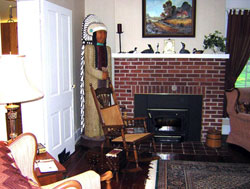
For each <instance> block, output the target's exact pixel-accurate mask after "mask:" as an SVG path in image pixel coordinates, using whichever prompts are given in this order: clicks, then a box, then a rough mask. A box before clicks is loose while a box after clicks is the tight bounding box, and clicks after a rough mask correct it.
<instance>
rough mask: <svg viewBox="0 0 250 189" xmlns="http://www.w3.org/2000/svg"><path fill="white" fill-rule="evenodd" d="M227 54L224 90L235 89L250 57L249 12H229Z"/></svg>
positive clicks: (225, 113)
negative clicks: (228, 56)
mask: <svg viewBox="0 0 250 189" xmlns="http://www.w3.org/2000/svg"><path fill="white" fill-rule="evenodd" d="M226 49H227V53H228V54H229V55H230V58H229V59H228V61H227V63H226V73H225V89H226V90H227V89H232V88H234V87H235V82H236V80H237V78H238V76H239V75H240V73H241V72H242V70H243V69H244V67H245V65H246V64H247V61H248V58H249V56H250V11H249V10H238V11H237V10H230V12H229V13H228V25H227V44H226ZM226 106H227V102H226V97H225V96H224V107H223V110H224V111H223V112H224V113H223V114H224V117H228V114H227V112H226Z"/></svg>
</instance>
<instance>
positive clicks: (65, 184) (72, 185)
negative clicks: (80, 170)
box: [53, 180, 82, 189]
mask: <svg viewBox="0 0 250 189" xmlns="http://www.w3.org/2000/svg"><path fill="white" fill-rule="evenodd" d="M66 188H76V189H82V185H81V184H80V182H78V181H77V180H67V181H65V182H63V183H61V184H59V185H57V186H56V187H54V188H53V189H66Z"/></svg>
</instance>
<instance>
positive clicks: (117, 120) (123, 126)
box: [90, 82, 158, 171]
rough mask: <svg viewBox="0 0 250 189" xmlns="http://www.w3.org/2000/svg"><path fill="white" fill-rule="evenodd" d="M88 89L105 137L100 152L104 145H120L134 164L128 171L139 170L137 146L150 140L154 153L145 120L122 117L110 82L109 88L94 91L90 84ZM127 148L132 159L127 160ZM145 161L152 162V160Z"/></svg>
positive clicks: (151, 138) (152, 138) (152, 139)
mask: <svg viewBox="0 0 250 189" xmlns="http://www.w3.org/2000/svg"><path fill="white" fill-rule="evenodd" d="M90 88H91V92H92V95H93V98H94V101H95V105H96V108H97V112H98V115H99V118H100V122H101V124H102V128H103V132H104V135H105V141H104V142H103V143H102V145H101V150H102V152H103V148H104V143H105V144H106V145H108V146H110V145H111V144H114V143H120V144H122V146H123V149H124V150H125V152H126V158H127V160H129V161H135V163H136V168H135V169H130V171H139V170H141V168H140V167H139V164H138V162H139V161H141V160H140V159H139V158H138V152H137V146H138V145H139V144H141V143H143V142H145V141H148V140H150V141H152V145H150V146H153V149H154V152H156V147H155V141H154V137H153V134H152V133H149V132H147V127H146V118H144V117H138V118H124V117H122V113H121V110H120V109H121V108H120V106H119V104H118V102H117V98H116V95H115V92H114V90H113V86H112V84H111V82H110V83H109V88H97V89H96V90H95V89H94V88H93V86H92V84H90ZM101 91H102V92H101ZM107 91H109V92H107ZM111 97H112V98H113V101H114V102H113V104H112V102H111ZM107 99H109V100H107ZM104 102H106V103H104ZM129 147H132V149H133V154H134V158H133V159H131V158H129ZM157 159H158V157H157ZM147 160H148V161H149V160H152V158H151V159H147Z"/></svg>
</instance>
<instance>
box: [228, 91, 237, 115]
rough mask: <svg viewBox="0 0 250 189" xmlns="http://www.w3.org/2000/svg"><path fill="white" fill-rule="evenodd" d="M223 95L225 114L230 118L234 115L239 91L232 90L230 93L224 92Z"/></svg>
mask: <svg viewBox="0 0 250 189" xmlns="http://www.w3.org/2000/svg"><path fill="white" fill-rule="evenodd" d="M225 94H226V99H227V113H228V114H229V116H230V114H232V113H236V110H235V106H236V103H237V99H238V96H239V91H238V89H236V88H234V89H233V90H231V91H226V92H225Z"/></svg>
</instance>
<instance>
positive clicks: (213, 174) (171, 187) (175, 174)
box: [155, 160, 250, 189]
mask: <svg viewBox="0 0 250 189" xmlns="http://www.w3.org/2000/svg"><path fill="white" fill-rule="evenodd" d="M155 188H158V189H161V188H164V189H166V188H168V189H176V188H178V189H198V188H200V189H217V188H220V189H224V188H225V189H236V188H237V189H247V188H250V164H238V163H213V162H193V161H163V160H160V161H158V170H157V181H156V187H155Z"/></svg>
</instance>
